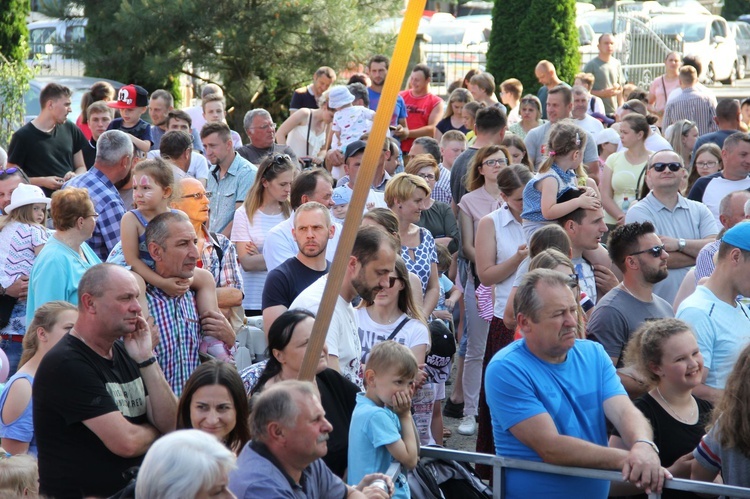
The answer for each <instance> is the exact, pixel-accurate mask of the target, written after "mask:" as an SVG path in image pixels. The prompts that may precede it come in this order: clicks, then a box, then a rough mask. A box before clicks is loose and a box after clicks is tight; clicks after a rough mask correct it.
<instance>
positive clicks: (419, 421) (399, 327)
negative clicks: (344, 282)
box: [357, 256, 443, 445]
mask: <svg viewBox="0 0 750 499" xmlns="http://www.w3.org/2000/svg"><path fill="white" fill-rule="evenodd" d="M389 284H390V287H388V288H383V289H381V290H380V291H378V294H376V295H375V298H374V299H373V301H372V302H364V301H363V302H362V306H361V307H360V308H358V309H357V322H358V323H359V341H360V343H361V344H362V357H361V361H362V371H363V372H364V370H365V369H366V368H365V364H366V363H367V357H368V356H369V354H370V350H372V347H374V346H375V345H377V344H378V343H381V342H383V341H387V340H393V341H397V342H399V343H401V344H402V345H404V346H406V347H408V348H409V349H410V350H411V351H412V353H413V354H414V356H415V357H416V358H417V364H418V365H422V364H424V363H425V360H426V358H427V350H428V349H429V348H430V332H429V330H428V329H427V324H426V322H425V319H424V315H423V314H422V311H421V310H420V309H419V308H418V307H417V305H416V304H415V303H414V299H413V297H412V292H411V285H410V282H409V272H408V271H407V270H406V264H405V263H404V260H403V258H401V257H400V256H397V257H396V265H395V270H394V271H393V272H391V274H390V280H389ZM425 381H427V380H426V379H425V377H424V375H423V374H422V371H420V374H419V375H418V376H417V381H416V385H417V387H418V388H417V390H416V392H415V393H414V396H413V397H412V407H413V408H414V422H415V424H416V425H417V430H418V431H419V437H420V441H421V442H422V444H423V445H427V444H434V443H435V441H434V439H433V438H432V433H431V431H430V424H431V422H432V412H433V408H432V406H433V402H434V400H435V384H434V383H429V382H425ZM442 431H443V429H442V428H440V433H438V435H441V436H442Z"/></svg>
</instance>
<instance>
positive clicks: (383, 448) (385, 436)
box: [347, 340, 419, 499]
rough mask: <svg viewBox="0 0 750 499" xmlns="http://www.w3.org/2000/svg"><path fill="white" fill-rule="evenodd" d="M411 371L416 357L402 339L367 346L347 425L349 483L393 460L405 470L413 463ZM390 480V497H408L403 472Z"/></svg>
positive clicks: (416, 449) (415, 450)
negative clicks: (360, 388) (361, 380)
mask: <svg viewBox="0 0 750 499" xmlns="http://www.w3.org/2000/svg"><path fill="white" fill-rule="evenodd" d="M416 376H417V360H416V358H415V357H414V354H413V353H412V352H411V350H409V349H408V348H407V347H405V346H404V345H401V344H400V343H397V342H395V341H392V340H390V341H384V342H382V343H378V344H377V345H375V346H374V347H373V348H372V350H371V352H370V357H369V359H368V361H367V370H366V371H365V393H359V394H357V406H356V407H355V408H354V413H353V414H352V422H351V425H350V427H349V471H348V478H347V482H348V483H349V484H350V485H352V484H355V485H356V484H358V483H359V481H360V480H362V478H364V476H365V475H367V474H369V473H385V472H386V471H388V467H389V466H390V464H391V462H393V461H394V460H395V461H398V462H400V463H401V465H402V466H403V467H404V468H405V469H407V470H411V469H414V468H415V467H416V466H417V463H418V462H419V438H418V436H417V428H416V426H415V425H414V421H413V419H412V416H411V397H412V392H413V389H414V378H415V377H416ZM394 482H395V487H394V488H395V491H394V493H393V498H394V499H396V498H401V499H409V498H410V497H411V494H410V491H409V484H408V483H407V481H406V477H405V476H404V475H403V474H400V475H399V476H398V478H397V479H396V480H394Z"/></svg>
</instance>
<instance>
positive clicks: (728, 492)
mask: <svg viewBox="0 0 750 499" xmlns="http://www.w3.org/2000/svg"><path fill="white" fill-rule="evenodd" d="M419 454H420V457H428V458H433V459H445V460H454V461H461V462H465V463H474V464H486V465H489V466H492V467H493V497H494V498H495V499H502V498H503V497H504V491H503V480H504V474H505V470H507V469H509V468H510V469H516V470H526V471H536V472H540V473H551V474H555V475H564V476H575V477H583V478H594V479H599V480H607V481H609V482H617V483H624V482H625V480H623V479H622V474H621V473H620V472H619V471H606V470H595V469H590V468H574V467H568V466H557V465H553V464H546V463H540V462H537V461H526V460H523V459H511V458H506V457H501V456H493V455H491V454H479V453H476V452H464V451H459V450H452V449H442V448H438V447H422V448H421V449H420V452H419ZM399 469H400V467H398V466H396V467H394V466H391V468H389V470H388V474H389V475H390V476H392V477H393V476H396V475H397V474H398V471H399ZM664 488H665V489H671V490H683V491H689V492H695V493H698V494H710V495H723V496H727V497H733V498H742V499H744V498H748V499H750V489H748V488H743V487H734V486H731V485H718V484H715V483H707V482H697V481H692V480H683V479H680V478H674V479H672V480H667V481H666V482H665V483H664ZM648 497H649V499H660V498H661V494H656V493H652V494H649V496H648Z"/></svg>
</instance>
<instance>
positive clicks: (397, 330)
mask: <svg viewBox="0 0 750 499" xmlns="http://www.w3.org/2000/svg"><path fill="white" fill-rule="evenodd" d="M409 320H410V319H409V317H408V316H406V317H404V320H402V321H401V322H399V323H398V326H396V329H394V330H393V332H392V333H391V335H390V336H389V337H388V339H387V340H385V341H390V340H392V339H393V338H395V337H396V335H397V334H398V332H399V331H401V328H403V327H404V326H405V325H406V323H407V322H409Z"/></svg>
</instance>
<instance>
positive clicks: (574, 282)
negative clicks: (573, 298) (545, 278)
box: [568, 274, 578, 288]
mask: <svg viewBox="0 0 750 499" xmlns="http://www.w3.org/2000/svg"><path fill="white" fill-rule="evenodd" d="M568 278H569V280H568V286H570V287H571V288H577V287H578V274H568Z"/></svg>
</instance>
